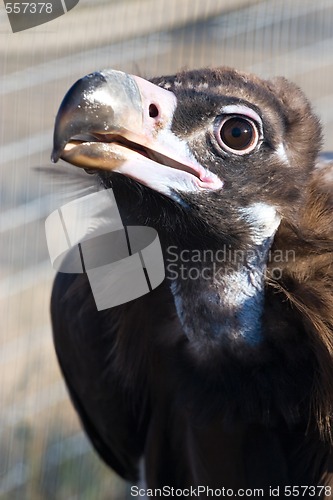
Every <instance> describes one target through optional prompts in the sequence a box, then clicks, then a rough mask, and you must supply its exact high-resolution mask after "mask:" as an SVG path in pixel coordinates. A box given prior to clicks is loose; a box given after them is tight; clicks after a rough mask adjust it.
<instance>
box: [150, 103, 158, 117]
mask: <svg viewBox="0 0 333 500" xmlns="http://www.w3.org/2000/svg"><path fill="white" fill-rule="evenodd" d="M158 114H159V113H158V108H157V106H156V104H151V105H150V106H149V116H150V118H156V117H157V116H158Z"/></svg>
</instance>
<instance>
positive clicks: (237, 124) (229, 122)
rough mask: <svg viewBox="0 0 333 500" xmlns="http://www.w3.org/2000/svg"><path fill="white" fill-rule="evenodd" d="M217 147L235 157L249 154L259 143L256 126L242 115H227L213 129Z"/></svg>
mask: <svg viewBox="0 0 333 500" xmlns="http://www.w3.org/2000/svg"><path fill="white" fill-rule="evenodd" d="M215 137H216V139H217V142H218V143H219V145H220V146H221V147H222V148H223V149H224V150H225V151H227V152H229V153H233V154H236V155H245V154H248V153H251V151H253V150H254V149H255V148H256V146H257V145H258V143H259V139H260V135H259V130H258V126H257V124H256V123H255V122H254V121H253V120H252V119H251V118H248V117H247V116H244V115H237V114H233V115H228V116H225V117H224V118H223V120H222V121H221V122H220V123H219V124H218V126H217V127H216V129H215Z"/></svg>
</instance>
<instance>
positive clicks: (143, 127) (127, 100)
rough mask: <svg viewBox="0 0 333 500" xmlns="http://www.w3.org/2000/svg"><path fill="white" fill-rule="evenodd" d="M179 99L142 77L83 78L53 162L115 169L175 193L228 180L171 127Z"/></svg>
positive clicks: (67, 104)
mask: <svg viewBox="0 0 333 500" xmlns="http://www.w3.org/2000/svg"><path fill="white" fill-rule="evenodd" d="M176 107H177V98H176V96H175V95H174V94H173V93H172V92H169V91H167V90H165V89H163V88H160V87H158V86H156V85H154V84H152V83H150V82H148V81H146V80H144V79H142V78H140V77H137V76H132V75H127V74H125V73H122V72H120V71H115V70H104V71H101V72H96V73H92V74H90V75H87V76H85V77H84V78H82V79H80V80H78V81H77V82H76V83H75V84H74V85H73V86H72V88H71V89H70V90H69V91H68V93H67V94H66V96H65V98H64V100H63V102H62V104H61V106H60V109H59V111H58V114H57V117H56V122H55V130H54V148H53V152H52V160H53V161H54V162H57V161H58V159H59V158H62V159H63V160H65V161H67V162H69V163H72V164H74V165H76V166H78V167H82V168H85V169H94V170H96V169H102V170H110V171H111V170H112V171H115V172H119V173H121V174H124V175H127V176H128V177H131V178H133V179H135V180H137V181H138V182H141V183H142V184H145V185H147V186H149V187H151V188H152V189H155V190H157V191H159V192H161V193H163V194H166V195H168V196H172V193H174V192H176V191H198V190H200V191H201V190H206V189H208V190H212V189H213V190H215V189H220V188H221V187H222V181H221V180H220V179H219V178H218V177H217V176H216V175H215V174H213V173H211V172H210V171H209V170H207V169H205V168H204V167H203V166H202V165H200V164H199V163H198V162H197V161H196V160H195V158H194V157H193V155H192V154H191V152H190V150H189V148H188V147H187V143H186V142H185V141H184V140H181V139H180V138H178V137H177V136H176V135H175V134H173V132H172V131H171V125H172V120H173V114H174V111H175V109H176Z"/></svg>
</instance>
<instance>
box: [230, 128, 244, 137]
mask: <svg viewBox="0 0 333 500" xmlns="http://www.w3.org/2000/svg"><path fill="white" fill-rule="evenodd" d="M244 132H247V131H246V130H244ZM231 134H232V137H235V138H236V139H237V138H238V137H240V136H241V135H242V131H241V129H240V128H239V127H234V128H233V129H232V132H231Z"/></svg>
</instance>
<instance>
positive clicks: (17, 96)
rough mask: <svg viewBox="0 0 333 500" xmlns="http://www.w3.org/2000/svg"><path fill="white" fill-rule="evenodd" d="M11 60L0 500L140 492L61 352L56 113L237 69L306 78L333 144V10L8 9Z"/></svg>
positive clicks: (0, 192)
mask: <svg viewBox="0 0 333 500" xmlns="http://www.w3.org/2000/svg"><path fill="white" fill-rule="evenodd" d="M0 58H1V64H0V72H1V75H0V99H1V104H0V109H1V121H0V141H1V147H0V164H1V169H0V202H1V213H0V238H1V243H0V248H1V250H0V312H1V315H0V317H1V333H0V366H1V368H0V371H1V386H0V408H1V410H0V498H1V499H8V500H9V499H10V500H14V499H19V500H24V499H29V500H42V499H43V500H44V499H46V498H47V499H48V500H52V499H54V500H74V499H80V500H85V499H87V500H88V499H89V500H90V499H91V500H107V499H112V500H124V499H126V498H130V496H129V491H128V486H126V485H125V483H124V482H123V481H122V480H121V479H120V478H119V477H117V476H116V474H114V473H113V472H112V471H110V470H109V469H107V467H106V466H105V465H104V464H103V463H102V462H101V460H100V459H99V458H98V456H97V455H96V454H95V452H94V451H93V450H92V447H91V445H90V443H89V442H88V440H87V439H86V437H85V435H84V433H83V432H82V430H81V427H80V424H79V422H78V419H77V417H76V415H75V412H74V410H73V409H72V406H71V404H70V402H69V397H68V394H67V392H66V389H65V386H64V382H63V380H62V377H61V375H60V372H59V368H58V365H57V362H56V358H55V354H54V349H53V345H52V334H51V328H50V319H49V298H50V290H51V284H52V280H53V277H54V271H53V270H52V268H51V265H50V262H49V259H48V253H47V248H46V242H45V235H44V221H45V218H46V217H47V215H49V214H50V213H51V211H52V210H54V209H55V208H58V207H59V206H60V205H61V200H64V199H68V197H71V196H73V192H74V191H75V187H73V186H72V185H71V184H69V185H66V186H64V185H62V183H61V181H58V180H57V176H56V175H54V174H53V175H52V176H50V177H47V176H45V175H44V174H42V173H41V172H40V171H39V170H36V168H35V167H40V166H42V167H45V168H46V169H47V168H49V167H50V165H51V163H50V159H49V157H50V151H51V148H52V129H53V123H54V117H55V114H56V111H57V109H58V106H59V104H60V102H61V99H62V97H63V95H64V94H65V92H66V91H67V89H68V88H69V86H70V85H71V84H72V83H73V82H74V81H75V80H77V79H78V78H79V77H81V76H83V75H84V74H86V73H89V72H91V71H94V70H97V69H101V68H115V69H119V70H122V71H125V72H129V73H135V74H139V75H141V76H143V77H146V78H149V77H152V76H156V75H161V74H170V73H174V72H176V71H179V70H182V69H191V68H200V67H204V66H221V65H226V66H231V67H235V68H238V69H240V70H244V71H248V72H254V73H257V74H258V75H260V76H262V77H270V76H274V75H283V76H285V77H287V78H290V79H291V80H293V81H294V82H296V83H297V84H298V85H299V86H300V87H302V89H303V90H304V91H305V93H306V94H307V95H308V97H309V98H310V100H311V101H312V103H313V105H314V108H315V109H316V111H317V113H318V114H319V116H320V117H321V120H322V123H323V128H324V135H325V139H324V149H326V150H333V86H332V81H333V3H332V0H317V1H316V2H314V1H313V0H293V1H292V2H290V0H261V1H260V0H232V1H227V0H206V1H205V2H202V1H201V0H168V1H166V0H142V1H141V0H123V1H121V0H112V1H110V0H104V1H102V0H94V1H92V0H91V1H89V0H81V1H80V2H79V4H78V5H77V7H75V8H74V9H73V10H71V11H70V12H68V13H67V14H65V15H64V16H61V17H59V18H58V19H55V20H54V21H51V22H49V23H47V24H44V25H41V26H38V27H36V28H32V29H29V30H26V31H22V32H19V33H15V34H13V33H12V32H11V30H10V25H9V22H8V19H7V16H6V12H5V9H4V6H3V5H1V6H0ZM314 140H315V138H314ZM57 168H59V169H64V168H67V167H66V165H65V164H63V165H59V167H57ZM50 169H51V167H50Z"/></svg>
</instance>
